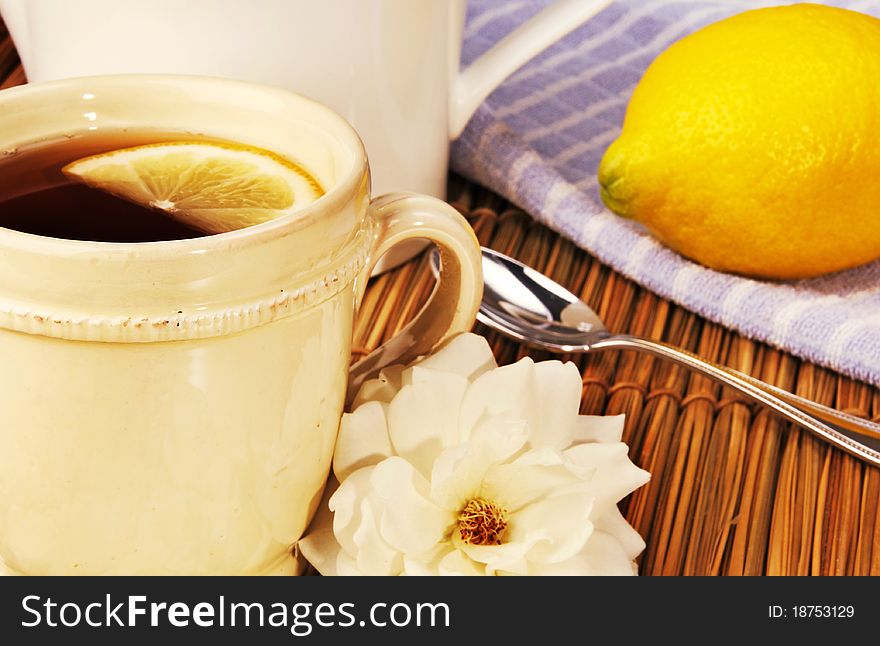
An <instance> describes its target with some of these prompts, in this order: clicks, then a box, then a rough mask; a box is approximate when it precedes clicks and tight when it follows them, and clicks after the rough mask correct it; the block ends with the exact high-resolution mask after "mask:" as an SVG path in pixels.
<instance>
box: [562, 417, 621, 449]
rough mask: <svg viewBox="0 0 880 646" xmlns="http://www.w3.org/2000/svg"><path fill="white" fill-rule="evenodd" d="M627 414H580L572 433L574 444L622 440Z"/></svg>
mask: <svg viewBox="0 0 880 646" xmlns="http://www.w3.org/2000/svg"><path fill="white" fill-rule="evenodd" d="M625 421H626V415H606V416H600V415H579V416H578V418H577V421H576V422H575V425H574V430H573V433H572V438H571V439H572V441H571V443H572V444H580V443H583V442H603V443H606V444H610V443H613V442H620V438H621V437H623V426H624V422H625Z"/></svg>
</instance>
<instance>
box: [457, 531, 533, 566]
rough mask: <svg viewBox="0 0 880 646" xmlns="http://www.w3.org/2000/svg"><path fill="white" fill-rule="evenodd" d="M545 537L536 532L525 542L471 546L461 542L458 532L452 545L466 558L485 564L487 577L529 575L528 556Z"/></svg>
mask: <svg viewBox="0 0 880 646" xmlns="http://www.w3.org/2000/svg"><path fill="white" fill-rule="evenodd" d="M543 538H544V536H543V535H542V534H541V533H540V532H535V533H534V534H533V535H532V536H530V537H529V538H528V540H527V541H525V542H505V543H502V544H501V545H471V544H469V543H465V542H463V541H462V540H461V536H460V535H459V533H458V532H453V534H452V544H453V545H454V546H455V547H456V548H457V549H459V550H461V551H462V552H463V553H464V555H465V556H467V557H468V558H470V559H472V560H474V561H476V562H477V563H483V564H485V573H486V575H487V576H495V575H498V574H528V571H529V563H528V561H527V560H526V554H527V553H528V552H529V550H531V549H532V546H533V545H534V544H535V542H537V541H539V540H542V539H543Z"/></svg>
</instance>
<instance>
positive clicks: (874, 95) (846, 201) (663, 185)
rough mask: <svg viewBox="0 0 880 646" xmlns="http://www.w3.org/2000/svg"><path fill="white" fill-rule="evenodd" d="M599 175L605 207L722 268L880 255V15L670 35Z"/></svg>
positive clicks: (783, 12)
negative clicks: (673, 37) (676, 37)
mask: <svg viewBox="0 0 880 646" xmlns="http://www.w3.org/2000/svg"><path fill="white" fill-rule="evenodd" d="M599 183H600V185H601V191H602V199H603V200H604V202H605V204H606V205H607V206H608V207H609V208H610V209H611V210H613V211H615V212H616V213H618V214H620V215H623V216H625V217H629V218H633V219H635V220H638V221H639V222H641V223H643V224H644V225H645V226H646V227H647V228H648V230H649V231H651V232H652V233H653V234H654V235H655V236H656V237H657V238H659V239H660V240H661V241H663V242H664V243H666V244H667V245H669V246H670V247H672V248H673V249H675V250H677V251H679V252H680V253H682V254H684V255H686V256H688V257H690V258H693V259H694V260H696V261H698V262H701V263H703V264H704V265H707V266H709V267H712V268H714V269H719V270H722V271H732V272H737V273H741V274H747V275H752V276H761V277H768V278H803V277H809V276H816V275H818V274H822V273H825V272H830V271H836V270H840V269H846V268H849V267H853V266H855V265H859V264H861V263H864V262H867V261H869V260H873V259H874V258H877V257H880V20H877V19H875V18H872V17H870V16H866V15H863V14H860V13H856V12H853V11H846V10H843V9H836V8H832V7H826V6H822V5H812V4H799V5H792V6H784V7H774V8H770V9H759V10H755V11H748V12H745V13H741V14H738V15H735V16H733V17H731V18H728V19H726V20H722V21H720V22H717V23H715V24H712V25H710V26H708V27H706V28H704V29H702V30H700V31H698V32H695V33H693V34H691V35H689V36H687V37H685V38H683V39H682V40H680V41H678V42H676V43H675V44H673V45H672V46H671V47H669V49H667V50H666V51H665V52H663V53H662V54H661V55H660V56H658V57H657V59H656V60H655V61H654V62H653V63H652V64H651V66H650V67H649V68H648V70H647V71H646V72H645V75H644V77H643V78H642V79H641V81H640V82H639V84H638V86H637V87H636V89H635V92H634V94H633V96H632V99H631V100H630V103H629V107H628V108H627V112H626V118H625V120H624V124H623V131H622V133H621V135H620V137H619V138H618V139H617V140H616V141H615V142H614V143H613V144H612V145H611V146H610V147H609V148H608V150H607V151H606V153H605V156H604V157H603V159H602V163H601V166H600V168H599Z"/></svg>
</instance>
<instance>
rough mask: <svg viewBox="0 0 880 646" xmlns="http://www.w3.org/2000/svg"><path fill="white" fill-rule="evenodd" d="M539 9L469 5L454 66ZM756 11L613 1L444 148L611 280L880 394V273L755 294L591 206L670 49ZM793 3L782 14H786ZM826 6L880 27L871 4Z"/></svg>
mask: <svg viewBox="0 0 880 646" xmlns="http://www.w3.org/2000/svg"><path fill="white" fill-rule="evenodd" d="M548 2H549V0H471V2H470V4H469V9H468V21H467V25H466V28H465V42H464V47H463V52H462V64H463V65H466V64H467V63H468V62H470V61H471V60H473V59H474V58H476V57H477V56H478V55H479V54H480V53H482V52H484V51H485V50H486V49H488V48H489V47H490V46H491V45H492V44H493V43H494V42H496V41H497V40H498V39H499V38H501V37H502V36H503V35H505V34H506V33H508V32H509V31H511V30H512V29H513V28H514V27H515V26H517V25H518V24H520V23H521V22H523V21H524V20H525V19H526V18H528V17H529V16H531V15H533V14H534V13H536V12H537V11H538V10H539V9H541V8H542V7H543V6H546V5H547V4H548ZM778 4H786V3H785V2H760V1H757V0H737V1H732V0H727V1H725V0H705V1H702V2H699V1H694V0H618V1H617V2H613V3H612V4H611V5H610V6H609V7H607V8H606V9H605V10H604V11H602V12H601V13H600V14H598V15H597V16H596V17H595V18H593V19H592V20H590V21H589V22H588V23H587V24H586V25H584V26H582V27H581V28H579V29H577V30H576V31H575V32H573V33H572V34H570V35H569V36H568V37H567V38H565V39H564V40H562V41H560V42H559V43H557V44H556V45H554V46H553V47H551V48H550V49H548V50H547V51H545V52H544V53H543V54H541V55H540V56H539V57H537V58H535V59H534V60H533V61H532V62H530V63H529V64H527V65H526V66H525V67H523V68H522V69H520V70H519V71H518V72H516V73H515V74H514V75H512V76H511V77H510V78H509V79H508V80H507V81H506V82H505V83H504V84H503V85H502V86H501V87H500V88H498V89H497V90H496V91H495V92H494V93H493V94H492V95H491V96H490V97H489V98H488V100H487V101H486V102H485V103H484V104H483V105H482V106H481V107H480V109H479V110H478V111H477V113H476V114H475V115H474V118H473V119H472V120H471V122H470V124H468V127H467V129H466V130H465V132H464V134H463V135H462V136H461V137H460V138H459V139H458V140H457V141H456V142H455V143H454V145H453V149H452V165H453V168H454V169H455V170H456V171H458V172H459V173H461V174H463V175H465V176H467V177H469V178H471V179H473V180H474V181H477V182H479V183H481V184H483V185H485V186H487V187H489V188H491V189H492V190H494V191H496V192H497V193H500V194H501V195H503V196H505V197H506V198H507V199H509V200H511V201H512V202H514V203H515V204H517V205H519V206H520V207H521V208H522V209H524V210H525V211H527V212H528V213H530V214H531V215H532V216H534V217H535V218H536V219H538V220H539V221H541V222H543V223H544V224H546V225H548V226H549V227H551V228H553V229H554V230H556V231H558V232H559V233H560V234H562V235H564V236H566V237H567V238H569V239H571V240H572V241H573V242H575V243H576V244H577V245H579V246H580V247H582V248H584V249H586V250H587V251H589V252H590V253H592V254H593V255H595V256H596V257H597V258H599V259H600V260H602V261H603V262H605V263H607V264H608V265H610V266H611V267H613V268H614V269H616V270H618V271H620V272H621V273H623V274H625V275H626V276H629V277H630V278H632V279H633V280H635V281H637V282H638V283H640V284H642V285H644V286H645V287H647V288H649V289H651V290H652V291H654V292H656V293H657V294H660V295H661V296H663V297H665V298H669V299H671V300H673V301H675V302H676V303H679V304H680V305H682V306H684V307H686V308H688V309H690V310H692V311H694V312H697V313H699V314H701V315H702V316H704V317H706V318H708V319H710V320H712V321H716V322H718V323H721V324H723V325H725V326H728V327H731V328H733V329H735V330H738V331H739V332H741V333H742V334H744V335H746V336H748V337H750V338H753V339H757V340H760V341H764V342H767V343H770V344H772V345H774V346H777V347H780V348H783V349H785V350H788V351H790V352H792V353H794V354H796V355H798V356H800V357H803V358H805V359H808V360H809V361H812V362H815V363H818V364H821V365H824V366H827V367H829V368H833V369H835V370H838V371H840V372H842V373H845V374H847V375H850V376H852V377H855V378H857V379H862V380H864V381H867V382H870V383H872V384H874V385H880V262H874V263H871V264H869V265H865V266H862V267H859V268H856V269H853V270H850V271H846V272H841V273H837V274H832V275H828V276H824V277H821V278H817V279H811V280H803V281H789V282H782V283H780V282H765V281H759V280H750V279H747V278H742V277H739V276H733V275H730V274H724V273H720V272H716V271H712V270H710V269H706V268H704V267H702V266H700V265H698V264H695V263H693V262H690V261H688V260H686V259H685V258H683V257H682V256H679V255H678V254H676V253H675V252H673V251H671V250H669V249H667V248H666V247H664V246H662V245H661V244H659V243H658V242H656V241H655V240H654V239H653V238H652V237H651V236H650V235H649V234H648V233H647V232H646V231H645V230H643V229H642V228H641V227H640V226H639V225H638V224H635V223H633V222H630V221H628V220H624V219H622V218H619V217H617V216H615V215H613V214H612V213H611V212H609V211H608V210H606V209H605V208H604V207H603V206H602V202H601V200H600V199H599V193H598V185H597V182H596V169H597V167H598V165H599V160H600V159H601V157H602V154H603V153H604V151H605V149H606V148H607V147H608V145H609V144H610V143H611V142H612V141H613V140H614V139H615V138H616V137H617V135H618V134H619V132H620V126H621V124H622V122H623V116H624V112H625V110H626V105H627V102H628V100H629V97H630V94H631V93H632V90H633V88H634V87H635V85H636V83H637V82H638V80H639V79H640V78H641V75H642V73H643V72H644V70H645V69H646V68H647V66H648V65H649V64H650V63H651V61H652V60H653V59H654V58H655V57H656V56H657V55H658V54H659V53H660V52H662V51H663V50H664V49H665V48H666V47H668V46H669V45H670V44H671V43H672V42H674V41H675V40H677V39H679V38H681V37H682V36H684V35H686V34H687V33H689V32H691V31H694V30H695V29H697V28H699V27H701V26H703V25H706V24H708V23H711V22H714V21H717V20H720V19H722V18H724V17H726V16H729V15H731V14H734V13H737V12H739V11H743V10H745V9H751V8H757V7H762V6H772V5H778ZM788 4H791V3H788ZM825 4H829V5H834V6H838V7H845V8H848V9H855V10H858V11H862V12H865V13H870V14H873V15H877V16H880V2H876V1H872V2H866V1H862V2H846V1H841V2H827V3H825Z"/></svg>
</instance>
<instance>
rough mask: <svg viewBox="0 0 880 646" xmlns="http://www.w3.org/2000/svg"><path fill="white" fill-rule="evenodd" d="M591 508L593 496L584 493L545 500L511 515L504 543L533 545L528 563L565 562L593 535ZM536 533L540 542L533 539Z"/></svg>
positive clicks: (568, 494)
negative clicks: (512, 542)
mask: <svg viewBox="0 0 880 646" xmlns="http://www.w3.org/2000/svg"><path fill="white" fill-rule="evenodd" d="M592 506H593V498H592V496H591V495H590V494H589V493H583V492H575V493H567V494H563V495H556V496H551V497H548V498H542V499H540V500H537V501H535V502H533V503H531V504H529V505H526V506H525V507H523V508H522V509H520V510H518V511H516V512H513V513H511V514H510V518H509V525H508V526H507V531H506V532H505V535H504V540H505V541H507V540H510V541H519V542H532V543H533V545H534V547H532V549H531V550H530V551H529V553H528V560H529V561H533V562H541V563H554V562H559V561H564V560H566V559H569V558H571V557H572V556H574V555H575V554H577V553H578V552H579V551H580V550H581V549H583V547H584V544H585V543H586V542H587V539H589V537H590V534H592V533H593V524H592V523H591V522H590V512H591V511H592ZM536 533H540V534H541V538H540V540H532V538H533V537H534V536H536Z"/></svg>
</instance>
